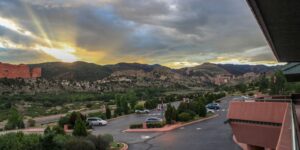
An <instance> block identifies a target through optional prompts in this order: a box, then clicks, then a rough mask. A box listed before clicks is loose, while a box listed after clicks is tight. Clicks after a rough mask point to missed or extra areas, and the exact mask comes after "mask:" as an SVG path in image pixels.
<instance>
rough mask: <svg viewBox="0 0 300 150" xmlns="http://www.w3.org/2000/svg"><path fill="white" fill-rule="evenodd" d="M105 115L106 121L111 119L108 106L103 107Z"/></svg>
mask: <svg viewBox="0 0 300 150" xmlns="http://www.w3.org/2000/svg"><path fill="white" fill-rule="evenodd" d="M105 115H106V118H107V119H110V118H111V110H110V108H109V106H108V105H105Z"/></svg>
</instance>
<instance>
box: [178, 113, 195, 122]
mask: <svg viewBox="0 0 300 150" xmlns="http://www.w3.org/2000/svg"><path fill="white" fill-rule="evenodd" d="M192 119H193V117H192V115H191V114H190V113H187V112H182V113H180V114H179V115H178V120H179V121H183V122H186V121H190V120H192Z"/></svg>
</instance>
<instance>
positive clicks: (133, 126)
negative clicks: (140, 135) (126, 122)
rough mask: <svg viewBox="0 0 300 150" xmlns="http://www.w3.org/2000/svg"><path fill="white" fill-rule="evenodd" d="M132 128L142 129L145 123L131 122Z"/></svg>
mask: <svg viewBox="0 0 300 150" xmlns="http://www.w3.org/2000/svg"><path fill="white" fill-rule="evenodd" d="M129 128H130V129H140V128H143V124H142V123H139V124H131V125H130V127H129Z"/></svg>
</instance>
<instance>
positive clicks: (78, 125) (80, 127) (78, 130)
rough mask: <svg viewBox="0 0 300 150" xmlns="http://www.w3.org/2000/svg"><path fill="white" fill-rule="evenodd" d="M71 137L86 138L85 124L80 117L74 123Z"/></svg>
mask: <svg viewBox="0 0 300 150" xmlns="http://www.w3.org/2000/svg"><path fill="white" fill-rule="evenodd" d="M73 135H74V136H87V130H86V126H85V123H84V122H83V121H82V119H81V118H80V117H79V118H78V119H77V120H76V122H75V126H74V130H73Z"/></svg>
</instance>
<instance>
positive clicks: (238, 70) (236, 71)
mask: <svg viewBox="0 0 300 150" xmlns="http://www.w3.org/2000/svg"><path fill="white" fill-rule="evenodd" d="M217 66H219V67H221V68H223V69H225V70H227V71H228V72H229V73H230V74H233V75H242V74H245V73H247V72H254V73H264V72H269V71H272V70H274V69H276V68H278V67H279V66H265V65H234V64H217Z"/></svg>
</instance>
